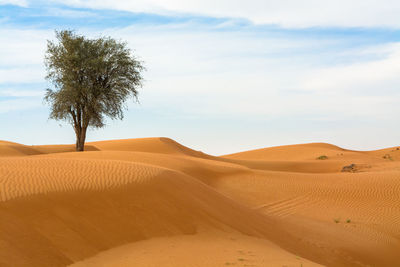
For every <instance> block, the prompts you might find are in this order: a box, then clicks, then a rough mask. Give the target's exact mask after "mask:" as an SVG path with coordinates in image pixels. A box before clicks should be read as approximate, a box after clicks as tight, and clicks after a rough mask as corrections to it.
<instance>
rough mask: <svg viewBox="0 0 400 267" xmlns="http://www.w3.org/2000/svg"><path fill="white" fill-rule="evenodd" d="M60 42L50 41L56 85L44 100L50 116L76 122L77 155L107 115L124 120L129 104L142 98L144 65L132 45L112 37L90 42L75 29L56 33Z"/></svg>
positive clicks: (51, 77) (48, 61)
mask: <svg viewBox="0 0 400 267" xmlns="http://www.w3.org/2000/svg"><path fill="white" fill-rule="evenodd" d="M56 37H57V40H58V42H52V41H47V51H46V55H45V65H46V69H47V76H46V79H47V80H48V81H50V82H51V83H52V84H53V85H54V87H55V88H54V90H52V89H47V92H46V95H45V98H44V100H45V101H46V102H47V103H49V104H50V106H51V113H50V118H51V119H55V120H64V121H67V122H69V123H71V124H72V126H73V128H74V130H75V134H76V151H83V150H84V146H85V139H86V130H87V129H88V127H92V128H101V127H103V126H104V125H105V117H109V118H111V119H121V120H122V119H123V110H124V109H125V108H126V105H125V104H126V100H127V99H128V98H129V97H133V99H134V100H138V98H137V96H138V91H137V88H139V87H141V86H142V80H143V78H142V75H141V72H142V71H143V70H144V67H143V65H142V62H140V61H138V60H137V59H136V58H135V57H134V56H133V55H132V52H131V50H130V49H128V48H127V45H126V43H122V42H118V41H116V40H114V39H112V38H110V37H101V38H98V39H88V38H86V37H84V36H81V35H77V34H75V33H74V32H73V31H59V32H57V31H56Z"/></svg>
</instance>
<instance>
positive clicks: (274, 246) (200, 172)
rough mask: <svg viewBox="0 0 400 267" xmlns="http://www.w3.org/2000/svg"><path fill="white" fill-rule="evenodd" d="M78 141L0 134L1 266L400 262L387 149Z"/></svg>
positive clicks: (396, 184)
mask: <svg viewBox="0 0 400 267" xmlns="http://www.w3.org/2000/svg"><path fill="white" fill-rule="evenodd" d="M87 148H88V151H85V152H72V151H73V149H74V146H73V145H52V146H49V145H46V146H24V145H20V144H16V143H11V142H3V141H2V142H0V216H1V218H2V219H1V220H0V248H1V249H0V266H67V265H71V264H72V265H73V266H321V265H322V266H400V257H399V255H400V162H399V161H398V160H400V151H399V150H398V149H397V148H389V149H384V150H378V151H370V152H358V151H349V150H345V149H341V148H339V147H336V146H333V145H329V144H321V143H315V144H304V145H292V146H282V147H274V148H266V149H260V150H255V151H248V152H243V153H237V154H232V155H227V156H223V157H214V156H210V155H206V154H204V153H202V152H199V151H195V150H192V149H190V148H187V147H185V146H182V145H180V144H179V143H177V142H175V141H173V140H171V139H168V138H145V139H127V140H114V141H102V142H92V143H88V145H87ZM320 156H326V157H327V158H326V159H317V158H320ZM322 158H325V157H322ZM350 164H355V165H352V167H351V168H348V170H349V172H341V170H342V168H343V167H344V166H348V165H350Z"/></svg>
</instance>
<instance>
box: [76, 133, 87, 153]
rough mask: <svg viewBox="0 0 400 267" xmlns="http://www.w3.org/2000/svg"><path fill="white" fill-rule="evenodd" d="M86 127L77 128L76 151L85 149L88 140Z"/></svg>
mask: <svg viewBox="0 0 400 267" xmlns="http://www.w3.org/2000/svg"><path fill="white" fill-rule="evenodd" d="M86 130H87V128H86V127H83V128H81V129H75V133H76V151H84V149H85V140H86Z"/></svg>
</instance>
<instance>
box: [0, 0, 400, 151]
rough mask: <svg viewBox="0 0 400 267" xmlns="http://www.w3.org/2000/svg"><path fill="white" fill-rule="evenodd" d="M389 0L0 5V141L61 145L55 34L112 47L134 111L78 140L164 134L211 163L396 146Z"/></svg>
mask: <svg viewBox="0 0 400 267" xmlns="http://www.w3.org/2000/svg"><path fill="white" fill-rule="evenodd" d="M398 14H400V1H392V0H383V1H382V0H381V1H377V0H354V1H344V0H337V1H325V0H302V1H297V0H248V1H240V0H219V1H217V2H216V1H211V0H202V1H194V0H187V1H178V0H136V1H123V0H89V1H81V0H53V1H49V0H38V1H30V0H0V125H1V126H0V140H7V141H13V142H18V143H23V144H27V145H34V144H68V143H74V142H75V139H74V138H75V137H74V132H73V129H72V127H71V125H69V124H67V123H65V122H61V121H54V120H49V118H48V116H49V106H48V105H46V103H44V102H43V95H44V92H45V90H46V88H52V85H51V84H49V83H48V82H47V81H46V80H45V75H46V71H45V67H44V63H43V62H44V54H45V50H46V43H47V40H55V30H63V29H69V30H75V31H76V33H78V34H82V35H85V36H87V37H88V38H97V37H100V36H110V37H112V38H115V39H117V40H121V41H126V42H127V44H128V46H129V48H131V49H132V51H133V54H134V55H135V56H136V57H138V58H139V59H140V60H142V61H144V65H145V66H146V68H147V71H146V72H144V73H143V75H144V79H145V82H144V86H143V88H141V89H140V90H139V100H140V103H139V104H137V103H135V102H134V101H133V100H129V101H128V110H126V111H125V118H124V119H123V120H122V121H120V120H108V121H107V126H106V127H104V128H102V129H96V130H89V132H88V136H87V140H88V141H96V140H106V139H122V138H138V137H158V136H164V137H169V138H172V139H174V140H176V141H178V142H180V143H182V144H184V145H186V146H189V147H191V148H193V149H196V150H201V151H203V152H205V153H210V154H213V155H222V154H228V153H234V152H239V151H244V150H250V149H256V148H263V147H269V146H278V145H286V144H297V143H309V142H327V143H331V144H335V145H339V146H341V147H344V148H349V149H357V150H370V149H378V148H384V147H391V146H397V145H400V139H399V137H400V116H399V115H400V105H399V103H398V101H399V99H400V90H399V87H400V20H399V19H398Z"/></svg>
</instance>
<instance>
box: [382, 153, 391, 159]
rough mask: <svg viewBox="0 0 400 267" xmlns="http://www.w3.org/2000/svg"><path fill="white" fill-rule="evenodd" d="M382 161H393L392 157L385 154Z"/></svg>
mask: <svg viewBox="0 0 400 267" xmlns="http://www.w3.org/2000/svg"><path fill="white" fill-rule="evenodd" d="M383 158H384V159H388V160H393V158H392V156H391V155H390V154H385V155H384V156H383Z"/></svg>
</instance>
